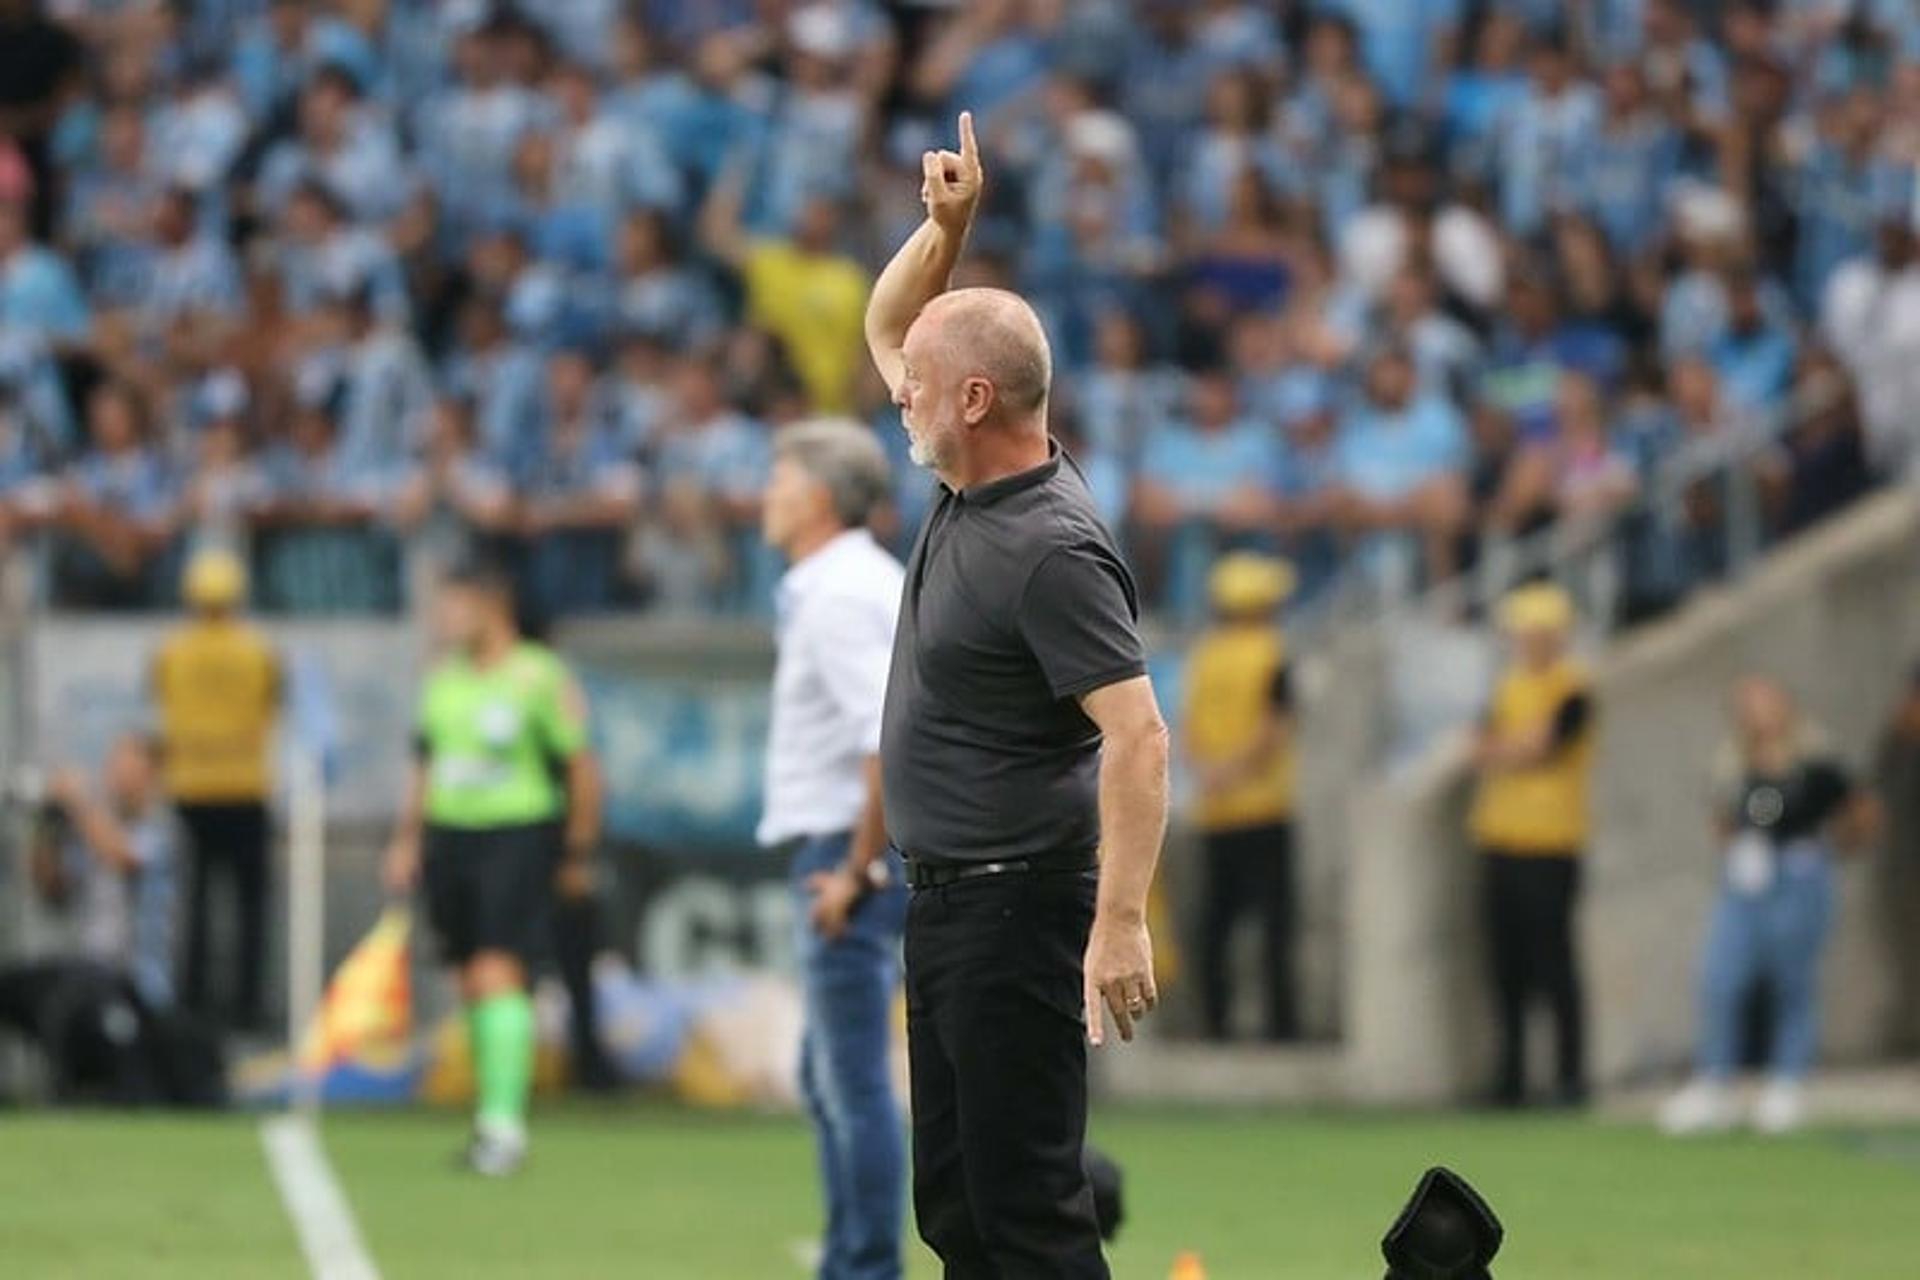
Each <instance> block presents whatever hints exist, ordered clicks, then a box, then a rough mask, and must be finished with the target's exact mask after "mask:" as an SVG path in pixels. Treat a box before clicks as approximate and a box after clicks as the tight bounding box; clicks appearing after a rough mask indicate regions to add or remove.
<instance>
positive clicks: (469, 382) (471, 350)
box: [445, 296, 544, 471]
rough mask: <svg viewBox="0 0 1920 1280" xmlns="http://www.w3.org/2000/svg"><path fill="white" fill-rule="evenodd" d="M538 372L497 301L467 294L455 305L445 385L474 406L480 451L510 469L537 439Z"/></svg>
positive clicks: (533, 353)
mask: <svg viewBox="0 0 1920 1280" xmlns="http://www.w3.org/2000/svg"><path fill="white" fill-rule="evenodd" d="M543 376H544V375H543V372H542V368H541V364H540V356H539V353H538V352H536V351H535V350H534V349H533V348H532V347H531V346H529V345H527V344H525V343H522V342H517V341H515V340H514V339H513V337H512V336H511V334H510V333H509V332H508V329H507V324H506V318H505V316H504V315H503V314H502V312H501V303H500V302H499V301H498V300H497V299H495V298H491V297H487V296H480V297H476V298H472V299H470V300H469V301H468V302H467V303H466V304H465V306H463V307H462V308H461V311H460V317H459V321H458V325H457V336H456V341H455V345H454V349H453V351H452V352H451V353H450V355H449V357H448V360H447V365H446V373H445V389H446V390H447V391H449V392H451V393H452V394H454V395H457V396H459V397H461V398H462V399H465V400H467V401H468V402H470V403H471V404H473V405H474V407H475V410H474V411H475V414H476V416H477V423H478V437H479V442H480V452H481V454H482V455H483V456H484V457H485V458H486V460H487V461H488V462H489V463H490V464H491V465H493V466H496V467H499V468H501V469H502V470H505V471H512V470H514V469H515V468H517V467H518V466H520V465H522V464H524V463H525V462H526V460H527V459H528V457H529V456H530V455H531V454H532V453H533V452H534V451H535V450H536V449H537V448H538V444H539V412H540V394H541V380H542V378H543Z"/></svg>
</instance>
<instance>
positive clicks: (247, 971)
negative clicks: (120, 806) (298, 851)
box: [177, 800, 270, 1029]
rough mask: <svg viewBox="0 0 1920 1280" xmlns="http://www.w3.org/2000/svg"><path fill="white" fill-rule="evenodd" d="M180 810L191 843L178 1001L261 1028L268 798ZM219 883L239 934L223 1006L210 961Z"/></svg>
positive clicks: (217, 1017)
mask: <svg viewBox="0 0 1920 1280" xmlns="http://www.w3.org/2000/svg"><path fill="white" fill-rule="evenodd" d="M177 810H178V812H179V814H180V822H181V825H183V826H184V827H186V829H187V839H188V842H189V844H190V845H191V848H192V861H191V863H190V866H189V871H188V877H187V952H186V958H185V963H184V965H183V966H182V973H181V977H180V1001H181V1003H182V1004H183V1005H184V1006H185V1007H186V1008H188V1009H190V1010H192V1011H193V1012H194V1013H196V1014H199V1015H200V1016H201V1017H203V1018H206V1019H208V1020H209V1021H214V1022H221V1021H224V1022H226V1023H227V1024H228V1025H229V1026H234V1027H242V1028H246V1029H258V1028H259V1027H260V1025H261V1023H262V1019H263V1015H264V1010H263V1008H262V1005H261V998H260V995H261V988H262V984H263V982H264V981H265V978H266V964H267V888H268V881H269V877H268V859H269V850H268V843H269V830H270V824H269V822H268V820H267V806H266V803H265V802H264V801H258V800H256V801H251V802H241V803H238V804H181V805H178V806H177ZM216 880H218V881H224V882H225V884H226V887H227V890H228V893H229V895H230V896H229V899H228V900H229V902H230V903H231V904H232V906H231V912H230V915H229V918H230V919H231V920H232V921H233V926H234V929H233V932H234V936H235V937H237V938H238V939H239V948H238V950H237V951H236V952H235V955H234V963H233V969H232V971H231V973H230V975H229V976H230V979H231V981H230V982H229V983H228V984H227V986H228V990H227V993H226V998H225V1001H224V1003H223V1002H222V1001H221V999H220V998H219V997H217V996H216V995H215V994H214V991H213V985H214V983H213V974H212V972H211V969H210V964H211V961H210V958H209V957H210V952H211V948H212V934H213V914H214V906H213V898H214V893H215V887H214V882H215V881H216Z"/></svg>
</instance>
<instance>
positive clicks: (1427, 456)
mask: <svg viewBox="0 0 1920 1280" xmlns="http://www.w3.org/2000/svg"><path fill="white" fill-rule="evenodd" d="M1467 454H1468V445H1467V432H1466V427H1465V425H1464V424H1463V423H1462V422H1461V420H1460V414H1459V411H1458V410H1456V409H1455V408H1454V407H1453V406H1452V405H1451V404H1449V403H1448V402H1447V401H1445V400H1442V399H1440V398H1439V397H1437V396H1421V397H1417V398H1415V399H1414V400H1413V401H1411V402H1410V403H1409V404H1408V405H1407V406H1406V408H1404V409H1401V410H1399V411H1398V412H1393V411H1389V410H1385V409H1382V408H1380V407H1378V406H1376V405H1372V404H1369V405H1366V406H1364V407H1362V408H1360V409H1358V410H1356V411H1355V412H1354V413H1352V414H1351V415H1350V416H1349V417H1348V418H1347V419H1346V421H1345V422H1343V423H1342V424H1341V426H1340V434H1339V438H1338V442H1337V443H1336V445H1335V453H1334V465H1335V468H1336V470H1337V472H1338V474H1339V477H1340V480H1341V482H1342V483H1343V484H1345V485H1347V486H1348V487H1349V488H1351V489H1353V490H1354V491H1355V492H1356V493H1359V494H1361V495H1362V496H1364V497H1368V498H1374V499H1380V500H1392V499H1395V498H1403V497H1405V496H1407V495H1408V494H1410V493H1412V492H1413V491H1414V490H1415V489H1418V488H1419V487H1420V486H1421V485H1423V484H1427V483H1428V482H1430V481H1433V480H1436V479H1439V478H1440V477H1442V476H1444V475H1447V474H1448V473H1450V472H1459V471H1462V470H1464V469H1465V467H1466V465H1467Z"/></svg>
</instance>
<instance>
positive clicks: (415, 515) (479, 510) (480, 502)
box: [394, 396, 518, 576]
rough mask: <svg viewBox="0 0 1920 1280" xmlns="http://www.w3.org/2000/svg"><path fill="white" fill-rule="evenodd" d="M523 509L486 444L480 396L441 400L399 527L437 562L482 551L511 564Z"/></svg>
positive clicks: (400, 499)
mask: <svg viewBox="0 0 1920 1280" xmlns="http://www.w3.org/2000/svg"><path fill="white" fill-rule="evenodd" d="M517 515H518V512H517V511H516V510H515V506H514V494H513V482H512V477H510V476H509V475H508V474H507V473H506V472H505V471H504V470H503V469H502V468H500V467H497V466H495V465H494V464H493V463H491V462H489V461H488V460H487V458H486V456H485V455H484V454H483V453H482V452H481V451H480V435H479V429H478V427H477V425H476V423H475V415H474V405H473V402H472V401H470V400H467V399H465V398H464V397H461V396H441V397H440V398H439V399H437V400H435V401H434V405H433V408H432V410H431V411H430V412H429V413H428V417H427V430H426V443H425V445H424V447H423V449H422V453H421V458H420V464H419V466H418V467H416V468H414V469H413V470H412V471H411V472H410V473H409V474H408V475H407V476H406V478H405V480H404V481H403V482H402V483H401V485H400V489H399V493H398V495H397V497H396V499H395V501H394V523H395V524H396V526H398V527H399V528H400V529H401V530H403V531H405V532H406V533H407V534H409V535H410V536H411V537H412V538H413V540H414V545H416V546H417V547H419V549H420V550H421V552H422V553H423V554H424V555H425V556H426V559H427V563H428V564H429V565H430V566H431V567H432V568H433V569H436V570H437V569H444V568H446V567H448V566H451V565H456V564H461V563H464V562H468V561H470V560H471V559H472V558H473V557H475V556H482V557H485V558H487V559H489V560H494V561H497V562H498V563H502V564H505V563H509V562H510V560H511V557H510V555H509V551H510V546H511V542H512V539H513V535H514V532H515V528H516V517H517ZM436 576H437V575H436Z"/></svg>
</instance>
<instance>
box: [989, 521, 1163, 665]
mask: <svg viewBox="0 0 1920 1280" xmlns="http://www.w3.org/2000/svg"><path fill="white" fill-rule="evenodd" d="M1138 618H1139V599H1138V596H1137V595H1136V593H1135V590H1134V585H1133V578H1132V576H1131V575H1129V574H1128V573H1127V570H1126V567H1125V566H1124V565H1122V564H1121V563H1120V561H1119V559H1118V558H1117V557H1115V556H1114V555H1113V554H1112V553H1111V552H1109V551H1107V550H1106V549H1105V548H1103V547H1099V546H1093V545H1086V546H1076V547H1064V548H1061V549H1060V550H1057V551H1054V552H1051V553H1049V554H1048V556H1047V557H1046V559H1044V560H1042V561H1041V562H1040V565H1039V567H1037V568H1036V569H1035V570H1034V571H1033V575H1032V576H1031V577H1030V578H1028V579H1027V587H1026V591H1025V592H1024V593H1023V594H1022V596H1021V598H1020V606H1019V609H1018V612H1017V614H1016V621H1017V625H1018V626H1019V629H1020V634H1021V636H1022V638H1023V639H1025V641H1026V643H1027V647H1028V648H1029V649H1030V650H1031V651H1032V652H1033V656H1034V660H1035V661H1036V662H1038V663H1039V664H1040V670H1041V673H1042V674H1043V675H1044V676H1045V677H1046V681H1047V687H1048V688H1049V689H1050V690H1052V692H1053V696H1054V697H1056V698H1077V697H1079V696H1080V695H1082V694H1086V693H1091V692H1093V691H1094V690H1095V689H1100V688H1104V687H1105V686H1107V685H1110V684H1117V683H1118V682H1120V681H1122V680H1130V679H1132V678H1133V677H1135V676H1140V675H1144V674H1146V670H1147V664H1146V657H1145V650H1144V648H1143V646H1142V645H1141V643H1140V630H1139V627H1138V625H1137V620H1138Z"/></svg>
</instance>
